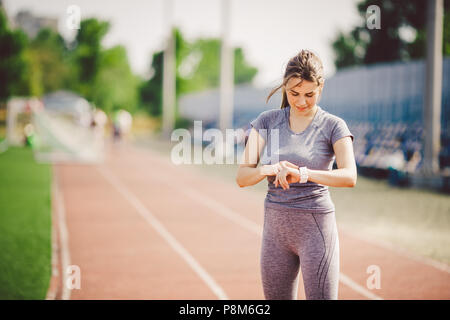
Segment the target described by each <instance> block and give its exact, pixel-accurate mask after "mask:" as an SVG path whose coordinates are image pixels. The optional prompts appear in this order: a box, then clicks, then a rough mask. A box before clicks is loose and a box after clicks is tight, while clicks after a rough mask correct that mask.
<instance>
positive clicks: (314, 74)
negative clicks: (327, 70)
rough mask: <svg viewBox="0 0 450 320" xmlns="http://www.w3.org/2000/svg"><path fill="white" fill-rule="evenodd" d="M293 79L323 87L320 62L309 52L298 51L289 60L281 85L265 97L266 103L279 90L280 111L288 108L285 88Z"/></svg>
mask: <svg viewBox="0 0 450 320" xmlns="http://www.w3.org/2000/svg"><path fill="white" fill-rule="evenodd" d="M294 77H295V78H299V79H301V80H300V81H302V80H306V81H311V82H315V83H317V85H318V86H323V83H324V77H323V65H322V61H321V60H320V58H319V57H318V56H317V55H316V54H314V53H313V52H312V51H310V50H302V51H300V52H299V53H298V54H297V55H296V56H294V57H292V58H291V59H290V60H289V62H288V64H287V66H286V71H285V72H284V76H283V83H282V84H280V85H279V86H278V87H276V88H274V89H272V91H271V92H270V94H269V95H268V96H267V100H266V102H268V101H269V99H270V97H272V95H273V94H274V93H275V92H277V91H278V89H280V88H281V90H282V98H281V105H280V109H283V108H286V107H287V106H288V100H287V95H286V89H285V86H286V84H287V83H288V81H289V79H291V78H294Z"/></svg>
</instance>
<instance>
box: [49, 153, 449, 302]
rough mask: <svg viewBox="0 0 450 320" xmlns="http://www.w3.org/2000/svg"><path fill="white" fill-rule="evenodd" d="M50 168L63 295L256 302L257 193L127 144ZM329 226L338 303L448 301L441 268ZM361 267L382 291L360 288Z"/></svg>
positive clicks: (259, 208)
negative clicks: (93, 159)
mask: <svg viewBox="0 0 450 320" xmlns="http://www.w3.org/2000/svg"><path fill="white" fill-rule="evenodd" d="M54 172H55V178H56V179H57V186H58V194H59V197H60V200H61V201H60V205H59V207H60V208H59V211H60V215H59V218H58V224H59V230H62V234H60V235H59V238H60V239H62V240H60V242H62V243H61V244H60V247H61V248H62V255H61V256H62V257H63V260H65V262H64V261H63V262H62V266H63V267H65V266H66V265H77V266H79V267H80V270H81V289H74V290H67V289H66V288H65V289H64V290H63V292H65V295H63V297H64V298H66V299H68V298H70V299H208V300H209V299H251V300H253V299H264V296H263V290H262V286H261V280H260V266H259V258H260V248H261V235H262V225H263V201H264V195H262V196H261V195H259V194H257V193H255V192H252V191H250V190H248V189H246V188H239V187H238V186H237V185H236V184H230V183H226V182H223V181H220V180H218V179H217V178H212V177H207V176H205V175H199V174H197V173H196V172H194V171H192V170H189V168H187V167H183V166H175V165H173V164H172V163H171V162H170V159H168V158H165V157H164V156H162V155H161V154H159V153H155V152H152V151H150V150H147V149H145V150H144V149H139V148H136V147H132V146H130V145H128V146H126V145H122V146H120V147H119V146H115V147H114V148H111V149H110V151H109V153H108V157H107V160H106V161H105V163H104V164H102V165H56V166H55V167H54ZM261 183H263V182H261ZM337 214H339V213H338V212H337ZM64 220H65V221H64ZM338 228H339V241H340V263H341V270H340V271H341V276H340V285H339V299H450V271H449V270H450V269H449V268H448V266H445V265H444V266H443V267H442V265H440V266H439V265H438V266H437V267H436V266H433V265H432V264H430V263H429V262H428V263H427V262H426V261H423V260H420V259H415V258H412V257H410V256H408V255H405V254H403V253H401V252H399V251H397V250H392V249H389V248H387V247H386V246H383V245H380V244H379V243H377V242H376V240H375V241H372V240H371V241H367V239H366V240H364V239H361V238H359V237H356V236H354V235H352V234H351V233H349V232H348V231H346V230H343V229H342V228H340V227H339V225H338ZM65 229H66V232H65ZM370 265H376V266H378V267H379V268H380V271H381V289H371V290H370V289H368V288H367V286H366V281H367V279H368V277H369V276H370V274H368V273H367V268H368V267H369V266H370ZM299 273H300V281H299V283H300V284H299V295H298V298H299V299H304V298H305V295H304V290H303V282H302V278H301V271H300V272H299Z"/></svg>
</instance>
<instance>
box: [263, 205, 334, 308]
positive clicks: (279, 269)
mask: <svg viewBox="0 0 450 320" xmlns="http://www.w3.org/2000/svg"><path fill="white" fill-rule="evenodd" d="M299 267H301V270H302V276H303V284H304V287H305V294H306V299H308V300H309V299H315V300H318V299H337V297H338V285H339V239H338V232H337V226H336V219H335V212H331V213H302V212H299V211H296V209H273V208H268V207H267V206H266V205H265V206H264V231H263V239H262V247H261V277H262V284H263V288H264V296H265V298H266V299H268V300H295V299H297V289H298V279H299V277H298V271H299Z"/></svg>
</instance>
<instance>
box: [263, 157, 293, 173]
mask: <svg viewBox="0 0 450 320" xmlns="http://www.w3.org/2000/svg"><path fill="white" fill-rule="evenodd" d="M281 163H283V164H284V165H285V166H287V167H290V168H294V169H298V166H297V165H295V164H293V163H291V162H289V161H285V160H284V161H280V162H278V163H275V164H266V165H263V166H262V168H261V171H262V174H264V175H266V176H276V175H277V173H278V172H280V171H281V169H282V168H283V166H282V165H281Z"/></svg>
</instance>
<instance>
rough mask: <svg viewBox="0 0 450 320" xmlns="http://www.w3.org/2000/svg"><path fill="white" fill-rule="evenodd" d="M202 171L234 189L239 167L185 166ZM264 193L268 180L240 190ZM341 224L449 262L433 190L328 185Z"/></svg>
mask: <svg viewBox="0 0 450 320" xmlns="http://www.w3.org/2000/svg"><path fill="white" fill-rule="evenodd" d="M177 143H178V142H174V143H172V144H170V143H168V142H164V141H163V140H161V139H155V137H152V136H147V137H140V138H139V139H137V140H136V144H138V145H140V146H143V147H146V148H150V149H152V150H155V151H157V152H159V153H161V154H163V155H166V156H170V151H171V148H172V147H173V146H174V145H176V144H177ZM188 167H189V168H190V169H192V170H197V171H198V172H199V173H201V174H206V175H210V176H213V177H214V176H215V177H218V178H219V179H222V180H223V181H228V182H229V183H231V184H234V185H235V186H236V187H237V185H236V182H235V177H236V172H237V168H238V166H237V165H188ZM243 191H245V192H247V191H248V192H257V193H259V194H261V195H263V194H265V193H266V191H267V181H266V180H263V181H261V182H260V183H258V184H257V185H255V186H252V187H248V188H245V189H243ZM330 193H331V197H332V200H333V202H334V203H335V206H336V219H337V223H338V225H340V226H344V227H346V228H347V229H350V230H351V231H352V232H354V233H356V234H361V235H365V236H368V237H369V238H372V239H375V240H377V239H379V240H382V241H384V242H387V243H390V244H392V245H395V246H397V247H399V248H404V249H407V250H409V251H411V252H413V253H415V254H418V255H421V256H425V257H429V258H433V259H435V260H438V261H441V262H444V263H447V264H450V197H449V196H448V195H446V194H440V193H437V192H433V191H427V190H419V189H401V188H396V187H393V186H390V185H389V184H388V183H387V181H385V180H375V179H369V178H366V177H363V176H359V177H358V181H357V184H356V186H355V187H354V188H331V187H330Z"/></svg>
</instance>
